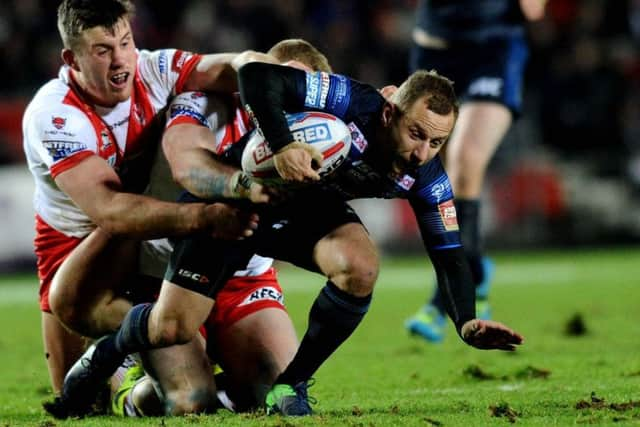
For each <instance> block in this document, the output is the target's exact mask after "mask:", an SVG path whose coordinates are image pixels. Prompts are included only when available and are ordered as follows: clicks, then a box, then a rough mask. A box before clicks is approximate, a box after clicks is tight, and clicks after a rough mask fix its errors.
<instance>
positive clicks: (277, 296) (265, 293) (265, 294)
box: [238, 286, 284, 306]
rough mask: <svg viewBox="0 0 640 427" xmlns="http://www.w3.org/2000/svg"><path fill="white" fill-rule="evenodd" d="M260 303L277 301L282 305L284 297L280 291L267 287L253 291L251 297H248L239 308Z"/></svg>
mask: <svg viewBox="0 0 640 427" xmlns="http://www.w3.org/2000/svg"><path fill="white" fill-rule="evenodd" d="M258 301H277V302H279V303H280V304H284V297H283V296H282V292H280V291H279V290H278V289H276V288H274V287H272V286H265V287H263V288H259V289H256V290H255V291H253V292H252V293H251V295H249V296H248V297H246V298H245V299H244V300H243V301H242V302H241V303H240V304H238V306H243V305H248V304H252V303H254V302H258Z"/></svg>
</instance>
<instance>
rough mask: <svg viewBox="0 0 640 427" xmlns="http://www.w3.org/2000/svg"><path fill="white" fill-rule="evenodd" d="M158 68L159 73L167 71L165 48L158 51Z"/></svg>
mask: <svg viewBox="0 0 640 427" xmlns="http://www.w3.org/2000/svg"><path fill="white" fill-rule="evenodd" d="M158 70H159V71H160V74H165V73H166V72H167V52H166V51H165V50H162V51H160V55H159V56H158Z"/></svg>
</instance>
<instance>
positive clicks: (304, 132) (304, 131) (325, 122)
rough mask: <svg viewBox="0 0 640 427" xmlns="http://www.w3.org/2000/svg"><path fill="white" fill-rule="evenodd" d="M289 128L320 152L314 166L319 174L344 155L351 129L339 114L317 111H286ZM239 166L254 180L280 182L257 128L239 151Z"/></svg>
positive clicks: (327, 171)
mask: <svg viewBox="0 0 640 427" xmlns="http://www.w3.org/2000/svg"><path fill="white" fill-rule="evenodd" d="M287 122H288V123H289V129H290V130H291V133H292V135H293V138H294V140H295V141H296V142H301V143H305V144H310V145H311V146H312V147H314V148H315V149H316V150H317V151H319V152H320V153H321V154H322V164H321V165H320V168H319V169H317V171H318V174H319V175H320V177H321V178H324V177H325V176H327V175H330V174H331V173H332V172H333V171H335V170H336V169H337V168H338V167H339V166H340V165H341V164H342V163H343V162H344V160H345V159H346V158H347V155H348V154H349V149H350V148H351V131H350V130H349V127H348V126H347V125H346V124H345V123H344V122H343V121H342V120H340V119H339V118H337V117H335V116H333V115H331V114H327V113H321V112H316V111H306V112H302V113H295V114H287ZM242 170H243V171H244V172H245V173H246V174H247V175H248V176H249V177H251V179H253V180H254V181H256V182H259V183H262V184H266V185H271V186H282V185H283V184H284V180H282V178H280V176H279V175H278V172H277V171H276V167H275V164H274V161H273V152H272V151H271V149H270V148H269V145H268V144H267V143H266V141H265V140H264V137H263V136H262V134H261V133H260V132H254V134H253V135H252V136H251V138H250V139H249V142H248V143H247V146H246V148H245V149H244V152H243V153H242Z"/></svg>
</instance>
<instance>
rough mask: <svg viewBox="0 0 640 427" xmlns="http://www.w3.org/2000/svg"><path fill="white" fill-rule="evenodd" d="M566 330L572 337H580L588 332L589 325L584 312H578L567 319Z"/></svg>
mask: <svg viewBox="0 0 640 427" xmlns="http://www.w3.org/2000/svg"><path fill="white" fill-rule="evenodd" d="M564 332H565V334H566V335H569V336H571V337H579V336H582V335H586V334H587V325H586V324H585V322H584V318H583V317H582V314H580V313H576V314H574V315H573V316H571V318H570V319H569V320H568V321H567V323H566V325H565V327H564Z"/></svg>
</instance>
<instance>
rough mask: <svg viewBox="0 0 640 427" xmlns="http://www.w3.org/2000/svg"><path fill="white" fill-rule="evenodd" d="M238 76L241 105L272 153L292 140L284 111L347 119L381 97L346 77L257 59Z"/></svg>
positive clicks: (368, 87) (372, 89)
mask: <svg viewBox="0 0 640 427" xmlns="http://www.w3.org/2000/svg"><path fill="white" fill-rule="evenodd" d="M238 79H239V86H240V96H241V99H242V104H243V105H244V107H245V109H246V110H247V112H248V113H249V115H250V116H251V118H252V120H253V121H254V124H255V125H256V127H257V128H258V129H260V131H261V132H262V133H263V135H264V137H265V139H266V141H267V142H268V143H269V145H270V147H271V149H272V150H273V151H274V152H277V151H279V150H280V149H281V148H282V147H284V146H285V145H287V144H289V143H290V142H292V141H293V140H294V139H293V137H292V135H291V132H290V131H289V127H288V126H287V120H286V118H285V115H284V112H290V113H292V112H299V111H305V110H315V111H323V112H325V113H329V114H333V115H334V116H337V117H339V118H340V119H342V120H343V121H345V122H348V121H351V120H352V119H353V117H354V116H355V115H356V114H359V113H362V112H363V111H361V110H360V106H362V105H371V106H374V107H372V108H377V107H378V105H379V99H380V98H382V97H381V96H380V95H379V94H377V91H376V90H375V89H374V88H373V87H371V86H369V85H365V84H363V83H359V82H357V81H355V80H352V79H350V78H348V77H346V76H342V75H339V74H328V73H324V72H311V73H307V72H305V71H302V70H299V69H296V68H292V67H286V66H282V65H274V64H266V63H261V62H252V63H249V64H247V65H245V66H244V67H242V68H241V69H240V71H239V73H238ZM354 98H357V99H354ZM370 98H373V99H375V101H376V102H373V103H372V102H370ZM356 107H358V108H356Z"/></svg>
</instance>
